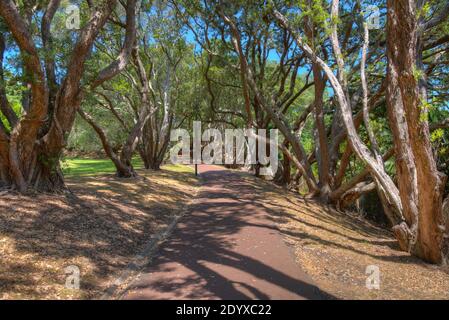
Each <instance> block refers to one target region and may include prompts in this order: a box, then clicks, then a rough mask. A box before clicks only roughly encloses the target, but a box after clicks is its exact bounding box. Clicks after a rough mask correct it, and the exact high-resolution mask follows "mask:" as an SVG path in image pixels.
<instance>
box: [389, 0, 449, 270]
mask: <svg viewBox="0 0 449 320" xmlns="http://www.w3.org/2000/svg"><path fill="white" fill-rule="evenodd" d="M387 4H388V22H387V34H388V37H387V55H388V87H387V106H388V115H389V119H390V124H391V129H392V133H393V136H394V147H395V151H396V154H398V155H400V156H398V157H396V171H397V175H398V184H399V190H400V196H401V200H402V204H403V208H404V210H403V213H404V217H405V220H406V223H403V224H401V225H400V226H398V227H396V228H395V229H394V230H395V233H396V236H397V237H398V239H399V240H400V244H401V247H402V248H403V249H404V250H407V251H409V252H412V253H413V254H415V255H417V256H418V257H420V258H423V259H424V260H426V261H429V262H433V263H441V262H442V261H443V260H444V255H445V253H444V252H443V247H444V242H445V241H447V239H445V238H444V232H445V225H444V220H443V215H442V201H443V199H442V197H443V190H442V188H443V186H444V181H445V178H444V177H443V175H442V174H441V173H440V172H438V170H437V167H436V162H435V159H434V157H433V153H432V149H431V144H430V138H429V125H428V122H427V110H426V107H425V105H426V103H427V97H426V94H425V89H424V90H422V89H423V87H421V85H422V84H421V83H420V82H421V80H422V79H419V78H418V76H419V75H417V73H419V72H418V70H420V56H421V52H420V42H421V39H420V24H419V21H418V13H417V10H418V9H419V8H417V7H416V2H415V1H412V0H389V1H388V2H387Z"/></svg>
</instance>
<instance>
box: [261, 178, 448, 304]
mask: <svg viewBox="0 0 449 320" xmlns="http://www.w3.org/2000/svg"><path fill="white" fill-rule="evenodd" d="M264 184H265V183H264ZM267 188H268V189H271V190H270V191H268V193H266V199H270V200H269V201H266V202H265V205H266V206H267V207H269V208H271V209H272V210H273V212H274V213H275V214H274V216H273V217H274V219H275V220H276V222H277V223H278V225H279V227H280V229H281V231H282V233H283V234H284V235H285V237H286V241H287V242H288V243H289V244H291V245H292V246H293V247H294V249H295V253H296V256H297V259H298V262H299V263H300V264H301V265H302V266H303V268H304V269H305V270H306V272H307V273H309V274H310V275H311V276H312V278H313V279H314V280H315V281H316V282H317V283H318V285H319V287H320V288H322V289H323V290H326V291H327V292H329V293H331V294H333V295H335V296H337V297H339V298H346V299H435V298H436V299H448V298H449V274H448V272H447V269H446V268H441V267H439V266H435V265H430V264H427V263H424V262H423V261H421V260H419V259H417V258H414V257H411V256H410V255H409V254H408V253H406V252H403V251H400V250H399V246H398V244H397V242H396V240H395V239H394V238H393V236H392V234H391V233H389V232H388V231H386V230H384V229H382V228H379V227H377V226H375V225H372V224H371V223H369V222H368V221H367V220H365V219H364V218H362V217H360V216H357V215H352V214H351V213H341V212H337V211H336V210H334V209H332V208H328V207H326V206H323V205H320V204H319V203H316V202H313V201H308V200H304V199H302V198H300V197H299V196H296V195H294V194H292V193H286V191H283V192H279V188H277V187H274V186H268V185H267ZM369 265H375V266H378V267H379V270H380V289H379V290H376V289H372V290H368V289H367V287H366V279H367V277H368V275H367V274H366V268H367V266H369Z"/></svg>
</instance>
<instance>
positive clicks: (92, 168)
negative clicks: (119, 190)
mask: <svg viewBox="0 0 449 320" xmlns="http://www.w3.org/2000/svg"><path fill="white" fill-rule="evenodd" d="M132 164H133V166H134V168H135V169H142V168H143V162H142V160H141V159H140V158H139V157H134V158H133V159H132ZM163 169H166V170H170V171H174V172H180V173H190V172H193V169H192V168H190V167H188V166H184V165H173V164H169V165H165V166H164V167H163ZM62 171H63V172H64V175H65V176H66V177H78V176H95V175H101V174H112V173H115V167H114V164H113V163H112V161H111V160H109V159H88V158H65V159H64V160H63V161H62Z"/></svg>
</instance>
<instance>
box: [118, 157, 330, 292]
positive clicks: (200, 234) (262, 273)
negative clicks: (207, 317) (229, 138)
mask: <svg viewBox="0 0 449 320" xmlns="http://www.w3.org/2000/svg"><path fill="white" fill-rule="evenodd" d="M200 174H201V178H202V186H201V189H200V191H199V193H198V195H197V199H196V201H195V202H194V203H193V204H192V205H191V207H190V208H189V210H188V212H187V213H186V214H185V216H184V217H182V218H181V219H180V221H179V223H178V224H177V226H176V227H175V229H174V230H173V233H172V234H171V235H170V237H169V238H168V239H167V240H166V241H165V242H164V243H162V244H161V246H160V247H159V248H158V250H157V252H156V253H155V254H154V257H153V258H152V261H151V262H150V263H149V264H148V265H147V266H145V267H144V268H143V270H142V272H141V273H140V274H139V275H138V276H137V277H136V279H135V280H134V281H133V282H132V283H131V285H130V286H129V287H128V289H127V291H126V292H125V294H124V296H123V298H124V299H325V298H326V297H328V296H327V295H326V294H325V293H323V292H322V291H320V290H319V289H318V288H317V287H316V286H315V285H314V284H313V282H312V281H311V279H310V278H309V277H308V276H307V275H306V274H305V273H304V272H303V271H302V270H301V267H300V266H299V265H298V264H297V263H296V262H295V258H294V256H293V252H290V250H291V249H290V248H289V247H288V246H287V245H286V244H285V243H284V241H283V239H282V235H281V234H280V233H279V231H278V229H277V227H276V225H275V223H274V222H273V221H272V219H270V213H269V211H268V210H267V209H266V208H265V207H264V206H261V205H258V204H257V199H258V197H260V195H259V194H258V192H257V188H255V186H254V181H253V183H252V184H251V183H250V182H249V181H248V180H246V179H242V174H240V173H238V172H233V171H230V170H226V169H224V168H222V167H218V166H211V165H202V166H200Z"/></svg>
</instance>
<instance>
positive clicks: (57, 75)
mask: <svg viewBox="0 0 449 320" xmlns="http://www.w3.org/2000/svg"><path fill="white" fill-rule="evenodd" d="M116 3H117V1H116V0H104V1H100V2H98V4H96V5H94V4H92V2H88V4H89V7H88V8H85V10H82V11H83V12H87V13H88V14H89V16H88V17H85V18H86V19H88V21H87V22H86V24H85V25H84V26H83V27H82V28H81V29H80V30H79V32H78V36H77V38H76V41H75V42H74V44H73V47H72V50H71V54H69V55H68V57H67V61H65V63H62V64H58V65H57V64H56V61H55V60H56V58H55V56H56V53H55V52H54V50H53V49H54V45H55V41H54V39H53V38H52V34H51V31H50V30H51V22H52V19H53V17H54V16H55V13H56V11H57V9H58V7H59V6H60V4H61V1H60V0H51V1H49V2H48V5H47V6H46V7H43V5H42V3H41V2H37V1H27V2H24V3H23V4H22V5H21V6H20V7H18V6H17V5H16V4H15V3H14V2H13V1H12V0H6V1H1V3H0V16H1V17H2V19H3V22H4V24H5V25H6V27H7V30H8V32H9V33H10V34H11V36H12V38H13V39H14V43H15V44H16V45H17V47H18V49H19V50H20V57H21V59H22V61H23V73H22V76H23V77H24V78H25V79H26V82H27V83H28V85H29V88H30V90H29V92H27V94H29V99H28V101H30V103H29V105H27V104H24V105H23V106H22V110H23V114H22V115H21V116H20V118H19V119H18V120H17V122H16V123H14V119H12V118H11V119H8V121H9V120H11V121H9V125H10V126H11V130H10V132H7V131H6V130H4V129H3V128H0V137H1V138H0V139H1V140H0V143H1V147H0V152H1V157H0V158H1V159H2V166H1V169H2V174H1V178H2V183H3V184H5V185H9V186H11V187H12V188H16V189H18V190H19V191H21V192H26V191H27V189H28V188H34V189H36V190H44V191H58V190H61V189H62V188H64V180H63V177H62V174H61V170H60V168H59V159H60V156H61V153H62V150H63V148H64V146H65V144H66V141H67V136H68V135H69V133H70V131H71V128H72V126H73V122H74V119H75V115H76V112H77V110H78V108H79V106H80V104H81V102H82V100H83V95H84V91H85V89H86V87H87V86H89V85H91V86H94V87H95V86H98V85H100V84H101V83H103V82H105V81H106V80H109V79H111V78H112V77H113V76H115V75H116V74H118V73H119V72H120V71H121V70H123V68H124V67H125V65H126V62H127V60H128V58H129V55H130V51H131V46H132V44H133V43H134V37H135V30H136V22H135V14H136V1H135V0H128V1H127V2H126V26H125V30H126V31H125V35H124V37H125V40H124V41H123V48H122V50H121V52H120V54H119V56H118V57H117V58H116V59H114V60H113V61H112V62H111V63H110V64H109V65H108V66H106V67H105V68H104V69H102V70H100V72H98V74H97V75H95V76H94V77H93V79H85V78H84V77H83V76H84V75H85V73H86V60H87V59H88V57H89V54H90V53H91V51H92V48H93V45H94V41H95V39H96V38H97V37H98V36H99V34H100V32H101V30H102V29H103V28H104V26H105V25H106V23H107V22H108V20H109V19H110V17H111V14H112V12H113V9H114V8H115V6H116ZM20 11H24V12H26V13H27V14H26V15H25V17H24V16H22V15H21V14H20ZM34 11H38V12H40V14H37V15H33V13H35V12H34ZM35 19H40V21H35ZM39 22H40V25H39V26H37V25H38V24H39ZM39 27H40V34H39V35H36V34H34V31H35V30H36V29H37V28H39ZM36 37H39V38H40V39H36ZM34 39H36V40H34ZM69 39H70V38H69ZM66 40H67V39H66ZM40 41H41V43H42V47H43V52H39V51H40V50H39V49H38V48H37V43H38V42H40ZM43 65H45V69H44V68H43V67H42V66H43ZM62 66H64V67H62ZM58 80H59V81H58ZM86 82H87V84H86ZM0 95H2V98H1V100H2V101H3V106H4V107H5V108H6V109H5V110H7V108H8V104H7V103H4V101H7V97H6V96H5V94H4V92H0ZM9 113H11V112H7V114H9Z"/></svg>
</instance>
